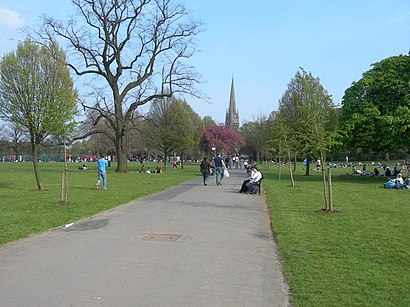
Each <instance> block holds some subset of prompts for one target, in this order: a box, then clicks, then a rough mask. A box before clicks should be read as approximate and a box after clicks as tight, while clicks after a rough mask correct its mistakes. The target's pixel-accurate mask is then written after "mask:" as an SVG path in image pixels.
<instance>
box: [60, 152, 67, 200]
mask: <svg viewBox="0 0 410 307" xmlns="http://www.w3.org/2000/svg"><path fill="white" fill-rule="evenodd" d="M63 159H64V166H63V169H62V170H61V197H60V201H62V202H64V201H65V202H67V201H68V172H67V148H66V146H65V145H64V158H63Z"/></svg>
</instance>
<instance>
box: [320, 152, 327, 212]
mask: <svg viewBox="0 0 410 307" xmlns="http://www.w3.org/2000/svg"><path fill="white" fill-rule="evenodd" d="M320 161H321V163H320V167H321V171H322V179H323V196H324V202H325V209H326V210H327V209H329V208H328V199H327V183H326V172H325V160H324V155H323V153H322V152H321V153H320Z"/></svg>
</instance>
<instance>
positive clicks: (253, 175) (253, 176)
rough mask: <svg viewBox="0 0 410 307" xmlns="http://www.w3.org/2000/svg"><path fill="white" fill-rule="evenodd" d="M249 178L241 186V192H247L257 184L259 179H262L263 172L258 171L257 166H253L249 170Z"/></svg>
mask: <svg viewBox="0 0 410 307" xmlns="http://www.w3.org/2000/svg"><path fill="white" fill-rule="evenodd" d="M248 175H249V177H248V179H246V180H244V181H243V183H242V186H241V189H240V190H239V193H246V192H248V191H249V190H250V188H251V187H252V185H254V184H257V183H258V182H259V180H261V179H262V173H261V172H260V171H258V169H257V168H256V166H254V165H253V166H251V168H250V172H248Z"/></svg>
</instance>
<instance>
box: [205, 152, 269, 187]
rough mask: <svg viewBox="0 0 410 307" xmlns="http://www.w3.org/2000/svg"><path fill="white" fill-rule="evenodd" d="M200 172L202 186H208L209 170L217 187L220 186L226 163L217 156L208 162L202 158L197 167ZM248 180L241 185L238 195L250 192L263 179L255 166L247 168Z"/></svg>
mask: <svg viewBox="0 0 410 307" xmlns="http://www.w3.org/2000/svg"><path fill="white" fill-rule="evenodd" d="M199 168H200V171H201V173H202V178H203V184H204V185H208V180H209V176H210V174H211V169H213V172H214V174H215V181H216V185H217V186H221V185H222V179H223V178H224V173H226V172H227V170H226V168H227V167H226V163H225V161H224V159H223V158H222V157H221V155H220V154H218V155H217V156H216V157H214V158H213V160H212V162H210V161H209V160H208V159H207V158H206V157H204V158H203V159H202V161H201V164H200V165H199ZM247 173H248V178H247V179H246V180H244V182H243V183H242V186H241V189H240V190H239V192H240V193H246V192H251V191H252V189H253V187H254V186H256V185H257V184H258V183H259V182H260V180H261V179H262V178H263V176H262V174H261V172H259V170H258V169H257V168H256V165H252V166H249V167H248V168H247Z"/></svg>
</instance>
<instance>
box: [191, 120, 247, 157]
mask: <svg viewBox="0 0 410 307" xmlns="http://www.w3.org/2000/svg"><path fill="white" fill-rule="evenodd" d="M199 145H200V148H201V149H202V150H203V151H205V152H210V151H211V149H212V148H213V147H215V149H216V151H219V152H225V153H237V150H238V149H239V148H242V147H243V146H245V142H244V141H243V139H242V137H241V136H240V134H239V132H238V131H236V130H235V129H234V128H232V127H229V126H223V125H208V126H206V127H205V130H204V132H203V134H202V136H201V139H200V141H199Z"/></svg>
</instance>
